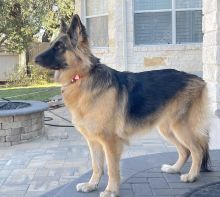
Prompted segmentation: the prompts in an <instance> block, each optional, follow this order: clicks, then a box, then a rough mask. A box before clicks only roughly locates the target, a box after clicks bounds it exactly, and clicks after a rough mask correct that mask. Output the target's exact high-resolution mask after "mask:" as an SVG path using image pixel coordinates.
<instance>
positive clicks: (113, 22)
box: [76, 0, 202, 76]
mask: <svg viewBox="0 0 220 197" xmlns="http://www.w3.org/2000/svg"><path fill="white" fill-rule="evenodd" d="M108 2H109V6H108V7H109V12H108V13H109V15H108V20H109V26H108V28H109V30H108V31H109V32H108V33H109V47H106V48H92V51H93V53H94V54H95V55H96V56H98V57H100V58H101V61H102V62H103V63H105V64H107V65H109V66H111V67H113V68H116V69H118V70H128V71H133V72H140V71H145V70H152V69H165V68H175V69H178V70H183V71H186V72H192V73H195V74H198V75H200V76H201V75H202V44H201V43H200V44H181V45H179V44H177V45H145V46H144V45H143V46H140V45H138V46H135V45H134V29H133V1H132V0H120V1H118V0H111V1H108ZM124 4H126V7H125V12H124V14H125V15H126V16H125V17H123V5H124ZM76 12H77V13H78V14H79V15H80V16H81V18H82V20H83V21H84V22H85V18H84V16H85V11H84V0H76ZM125 24H126V26H125ZM124 31H126V36H127V40H125V34H124V33H125V32H124ZM125 48H126V49H125ZM125 52H126V53H125ZM126 56H127V57H126ZM125 58H127V59H126V60H125Z"/></svg>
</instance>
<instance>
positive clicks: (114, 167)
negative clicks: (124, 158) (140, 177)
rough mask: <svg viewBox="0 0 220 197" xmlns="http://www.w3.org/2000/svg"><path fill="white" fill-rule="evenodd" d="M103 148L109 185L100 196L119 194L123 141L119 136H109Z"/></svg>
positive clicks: (113, 196) (109, 196)
mask: <svg viewBox="0 0 220 197" xmlns="http://www.w3.org/2000/svg"><path fill="white" fill-rule="evenodd" d="M103 148H104V152H105V157H106V163H107V168H108V185H107V187H106V189H105V191H104V192H102V193H101V194H100V197H117V196H119V186H120V166H119V162H120V158H121V154H122V150H123V143H122V141H121V140H120V139H119V138H118V137H116V136H115V137H109V138H108V139H105V140H104V142H103Z"/></svg>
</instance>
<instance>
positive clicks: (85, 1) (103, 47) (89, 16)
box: [83, 0, 109, 49]
mask: <svg viewBox="0 0 220 197" xmlns="http://www.w3.org/2000/svg"><path fill="white" fill-rule="evenodd" d="M83 4H84V19H85V21H84V24H85V27H86V28H87V19H89V18H96V17H101V16H108V15H109V14H108V13H103V14H95V15H87V9H86V7H87V6H86V5H87V0H84V2H83ZM108 47H109V46H102V47H97V46H92V48H95V49H106V48H108Z"/></svg>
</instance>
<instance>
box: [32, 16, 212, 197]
mask: <svg viewBox="0 0 220 197" xmlns="http://www.w3.org/2000/svg"><path fill="white" fill-rule="evenodd" d="M35 62H36V63H37V64H39V65H41V66H43V67H46V68H49V69H53V70H56V72H55V78H56V80H57V81H59V82H60V83H61V84H62V96H63V99H64V102H65V105H66V106H67V108H68V109H69V110H70V112H71V114H72V121H73V123H74V124H75V126H76V128H77V129H78V130H79V131H80V133H81V134H82V135H83V136H84V137H85V139H86V140H87V142H88V146H89V149H90V153H91V158H92V168H93V174H92V177H91V179H90V180H89V182H86V183H80V184H78V185H77V191H80V192H91V191H93V190H96V189H97V187H98V184H99V181H100V178H101V176H102V174H103V165H104V158H105V159H106V163H107V167H108V176H109V179H108V185H107V187H106V189H105V191H104V192H102V193H101V194H100V196H101V197H115V196H119V184H120V169H119V161H120V157H121V154H122V150H123V146H124V144H127V143H128V141H129V138H131V137H132V136H133V135H135V134H137V133H140V131H143V130H146V131H147V130H150V129H151V128H152V127H155V126H157V127H158V129H159V131H160V133H161V135H162V136H164V137H165V138H166V139H167V140H168V141H169V142H171V143H173V144H174V145H175V146H176V148H177V150H178V153H179V158H178V160H177V162H176V163H175V164H174V165H167V164H164V165H162V168H161V170H162V171H163V172H167V173H178V172H180V169H181V168H182V167H183V165H184V164H185V162H186V161H187V159H188V157H189V156H190V155H191V157H192V166H191V169H190V171H189V172H188V173H187V174H182V175H181V177H180V179H181V181H183V182H193V181H195V180H196V178H197V177H198V175H199V172H200V169H201V167H202V168H203V170H208V169H207V168H208V166H207V165H208V160H209V153H208V140H209V138H208V132H207V127H206V126H207V125H206V123H205V122H206V121H205V120H206V114H207V88H206V83H205V82H204V81H203V80H202V79H201V78H199V77H197V76H195V75H192V74H188V73H185V72H180V71H177V70H172V69H165V70H155V71H148V72H141V73H131V72H119V71H116V70H114V69H112V68H109V67H107V66H106V65H104V64H102V63H101V62H100V60H99V59H98V58H96V57H95V56H94V55H93V54H92V52H91V50H90V47H89V42H88V37H87V34H86V29H85V27H84V26H83V24H82V22H81V21H80V18H79V16H78V15H74V17H73V19H72V22H71V25H70V27H68V26H67V25H66V24H65V23H64V22H63V21H62V22H61V31H60V35H59V36H58V38H57V39H55V40H54V41H53V42H52V44H51V46H50V48H49V49H47V50H46V51H44V52H43V53H41V54H40V55H38V56H37V57H36V58H35Z"/></svg>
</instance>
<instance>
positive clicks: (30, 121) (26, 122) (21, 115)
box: [0, 101, 48, 146]
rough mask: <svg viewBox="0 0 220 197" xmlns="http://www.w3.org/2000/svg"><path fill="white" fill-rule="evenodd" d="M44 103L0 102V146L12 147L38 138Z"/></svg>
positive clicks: (42, 124) (45, 108)
mask: <svg viewBox="0 0 220 197" xmlns="http://www.w3.org/2000/svg"><path fill="white" fill-rule="evenodd" d="M47 109H48V105H47V104H46V103H43V102H40V101H13V102H12V101H9V102H8V101H0V146H12V145H15V144H20V143H24V142H27V141H30V140H33V139H35V138H37V137H39V136H40V135H41V134H42V133H43V128H44V111H45V110H47Z"/></svg>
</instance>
